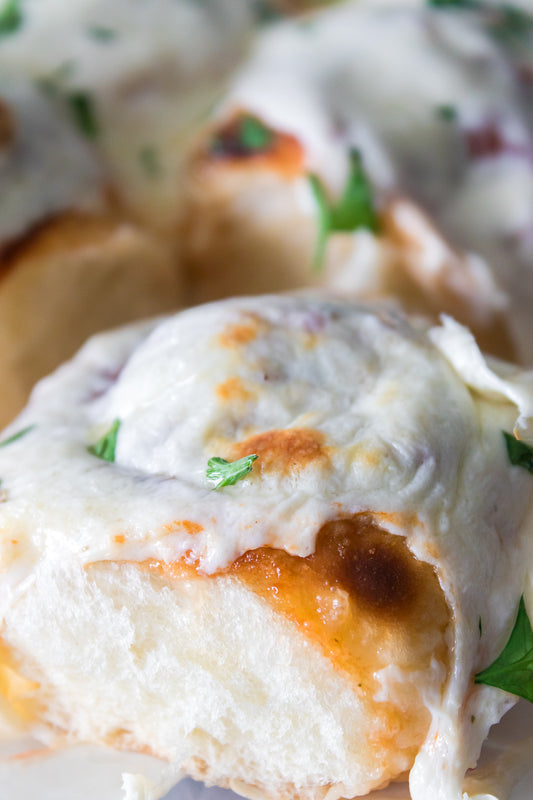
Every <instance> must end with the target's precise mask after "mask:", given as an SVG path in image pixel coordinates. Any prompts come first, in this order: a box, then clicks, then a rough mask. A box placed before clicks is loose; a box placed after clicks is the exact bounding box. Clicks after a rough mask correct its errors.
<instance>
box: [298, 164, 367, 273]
mask: <svg viewBox="0 0 533 800" xmlns="http://www.w3.org/2000/svg"><path fill="white" fill-rule="evenodd" d="M309 180H310V182H311V189H312V190H313V194H314V196H315V200H316V202H317V206H318V217H319V223H318V239H317V244H316V249H315V256H314V259H313V269H314V270H315V271H318V270H320V269H321V268H322V266H323V264H324V256H325V252H326V244H327V240H328V236H329V235H330V234H331V233H333V232H334V231H354V230H357V229H358V228H367V229H368V230H370V231H377V230H378V228H379V221H378V215H377V213H376V211H375V208H374V197H373V192H372V187H371V185H370V182H369V180H368V178H367V176H366V174H365V171H364V169H363V164H362V160H361V155H360V153H359V151H358V150H352V151H351V152H350V172H349V175H348V180H347V182H346V186H345V188H344V192H343V194H342V197H341V198H340V200H339V201H338V202H337V203H333V202H331V201H330V199H329V198H328V195H327V192H326V189H325V187H324V184H323V183H322V181H321V180H320V178H319V177H318V175H310V176H309Z"/></svg>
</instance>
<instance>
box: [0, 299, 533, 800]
mask: <svg viewBox="0 0 533 800" xmlns="http://www.w3.org/2000/svg"><path fill="white" fill-rule="evenodd" d="M465 342H466V344H467V346H466V347H465ZM469 367H471V374H470V375H469ZM235 385H237V386H239V387H241V389H244V391H238V392H236V393H234V392H231V391H230V392H229V393H228V392H226V391H223V392H222V393H221V390H220V387H228V386H235ZM532 398H533V392H532V391H531V386H530V385H529V384H528V381H527V380H526V378H525V376H524V375H523V374H522V373H520V372H519V371H518V372H516V374H514V375H513V374H506V370H503V373H502V374H501V375H497V374H496V373H495V372H494V371H491V369H490V368H489V367H488V366H487V365H486V364H485V362H483V359H482V357H481V355H480V354H479V351H477V350H476V348H475V345H474V344H473V342H472V341H470V340H469V339H468V334H467V332H465V331H464V330H463V329H462V328H461V327H460V326H457V325H454V324H452V323H451V322H450V323H448V324H447V325H446V326H445V327H442V328H435V329H433V330H431V331H429V332H428V331H426V330H425V329H424V328H421V327H420V326H418V327H416V326H415V327H413V326H412V325H410V324H409V323H408V322H407V321H406V320H405V319H403V318H402V317H401V316H397V315H395V314H392V313H389V312H387V311H385V310H382V311H374V310H372V309H366V308H362V307H361V308H357V307H352V306H349V305H343V304H340V303H329V302H327V301H321V300H316V299H311V298H307V299H306V298H290V297H281V298H274V297H270V298H259V299H243V300H236V301H228V302H224V303H217V304H212V305H210V306H205V307H201V308H196V309H192V310H190V311H186V312H183V313H181V314H179V315H177V316H175V317H172V318H169V319H167V320H163V321H160V322H158V323H156V322H152V323H146V324H144V325H141V326H134V327H132V328H129V329H125V330H123V331H120V332H117V333H111V334H106V335H103V336H100V337H96V338H95V339H93V340H92V341H91V342H89V343H88V345H86V347H85V348H84V349H83V350H82V351H81V352H80V354H79V355H78V356H77V357H76V358H75V359H74V360H73V361H72V362H71V363H70V364H67V365H65V366H64V367H62V368H61V369H60V370H59V371H58V372H57V373H56V374H55V375H52V376H51V377H49V378H48V379H46V380H44V381H43V382H41V384H39V385H38V387H37V388H36V390H35V391H34V394H33V397H32V400H31V402H30V405H29V406H28V408H27V409H26V411H25V412H24V413H23V414H22V415H21V416H20V417H19V419H18V420H17V421H16V422H15V423H14V425H13V426H12V427H11V429H10V430H9V431H7V432H6V434H5V436H7V435H8V434H9V433H13V432H15V431H17V430H20V429H22V428H25V427H26V426H30V425H31V426H34V427H33V428H32V429H31V430H30V431H29V432H27V433H26V434H25V435H24V436H23V437H21V438H20V439H18V440H17V441H14V442H13V443H11V444H9V445H8V446H5V447H3V448H1V449H0V476H1V478H2V488H3V489H4V490H5V492H6V495H5V498H6V499H5V502H3V503H2V504H1V505H0V531H1V532H2V540H1V552H0V565H1V570H2V571H1V573H0V587H1V593H0V597H1V601H0V613H1V614H2V615H3V616H5V615H8V614H9V609H10V606H11V604H12V603H14V602H16V599H17V597H19V596H21V594H22V593H24V592H25V591H26V590H27V589H29V588H30V587H31V584H32V580H33V576H34V575H36V574H39V573H40V572H41V571H42V570H47V569H50V568H51V567H53V565H54V564H60V563H61V564H63V565H64V566H66V567H68V565H69V564H72V565H73V566H76V565H87V564H90V563H92V562H95V561H106V560H133V561H137V562H141V561H146V560H150V561H157V562H161V563H168V564H171V563H175V562H177V561H180V560H184V561H185V562H186V563H189V564H191V565H192V564H194V565H195V566H196V568H197V569H198V570H199V571H200V572H203V573H206V574H213V573H215V572H216V571H218V570H223V569H225V568H227V567H228V566H229V565H231V564H232V563H233V562H235V560H236V559H238V558H239V557H240V556H242V555H243V554H244V553H246V552H247V551H250V550H254V549H256V548H260V547H264V546H268V547H274V548H278V549H280V550H284V551H286V552H287V553H288V554H290V555H293V556H299V557H302V558H305V557H308V556H310V555H311V554H312V553H313V552H314V550H315V543H316V537H317V534H318V531H319V530H320V528H321V527H322V526H323V525H324V524H326V523H328V522H330V521H332V520H336V519H339V518H341V519H342V518H346V517H350V516H352V515H354V514H358V513H360V512H365V513H367V514H369V515H370V518H374V519H375V521H376V523H377V524H378V525H379V526H380V527H381V528H382V529H385V530H388V531H390V532H391V533H392V534H396V535H401V536H403V537H405V540H406V543H407V545H408V547H409V549H410V550H411V551H412V553H413V554H414V555H415V556H416V557H417V558H419V559H420V560H421V561H425V562H427V563H429V564H431V565H433V566H434V567H435V569H436V571H437V574H438V577H439V581H440V584H441V586H442V588H443V590H444V592H445V596H446V599H447V602H448V605H449V607H450V609H451V611H452V614H453V637H452V639H453V640H451V641H450V645H451V653H452V661H453V663H452V667H451V671H450V677H449V681H448V684H447V686H446V689H445V692H444V695H443V696H442V697H440V696H439V697H437V696H433V695H429V696H427V697H425V703H426V706H427V708H428V710H429V712H430V714H431V718H432V722H431V726H430V730H429V734H428V737H427V739H426V742H425V744H424V745H423V747H422V748H421V750H420V752H419V754H418V756H417V759H416V762H415V766H414V768H413V770H412V772H411V791H412V794H413V797H414V798H415V800H422V798H426V797H427V789H426V788H425V787H427V786H429V785H431V787H432V796H435V797H438V798H439V800H451V798H455V797H457V792H458V791H460V786H461V783H462V780H463V776H464V773H465V771H466V769H467V768H468V767H469V766H471V765H473V764H474V763H475V760H476V758H477V756H478V753H479V749H480V746H481V743H482V741H483V739H484V737H485V736H486V734H487V731H488V728H489V726H490V725H491V724H493V723H494V722H495V721H496V720H497V719H499V717H500V716H501V714H502V713H503V711H504V710H505V709H506V708H507V707H508V706H509V704H510V702H512V701H510V700H509V698H508V696H506V695H504V694H502V693H501V692H499V691H498V690H495V689H491V688H489V687H485V686H476V687H474V686H473V685H472V682H471V676H472V674H473V672H475V671H476V670H478V669H480V668H481V667H483V666H486V665H487V664H488V663H490V661H491V660H493V659H494V658H495V656H496V655H497V654H498V652H499V651H500V650H501V647H502V643H503V642H504V641H505V638H506V636H507V635H508V634H509V631H510V627H511V626H512V623H513V615H514V613H515V611H516V606H517V603H518V598H519V596H520V594H521V593H522V592H523V591H524V587H525V583H526V578H527V576H528V573H529V571H530V564H531V553H530V552H529V551H528V548H530V545H529V544H528V543H527V538H526V529H527V524H526V523H527V515H528V512H529V506H530V501H531V489H532V483H531V481H532V479H531V476H530V475H529V474H528V473H527V472H526V471H525V470H523V469H520V468H517V467H512V466H511V465H510V463H509V460H508V456H507V452H506V449H505V444H504V441H503V436H502V430H512V429H513V426H514V424H515V421H516V417H517V406H520V410H521V411H522V412H523V413H524V414H525V415H527V414H529V413H530V407H531V403H532V402H533V399H532ZM115 419H119V420H121V427H120V430H119V435H118V441H117V448H116V461H115V463H108V462H106V461H102V460H100V459H98V458H96V457H95V456H94V455H91V453H90V452H88V450H87V445H89V444H91V443H93V442H94V441H96V439H97V438H98V437H99V436H101V435H102V434H103V433H105V432H106V431H107V430H108V429H109V428H110V426H111V424H112V422H113V420H115ZM253 448H255V449H256V450H257V451H258V454H259V456H260V458H259V459H258V461H257V462H256V466H254V469H253V470H252V472H251V473H249V474H248V475H247V476H246V477H244V478H243V479H242V480H240V481H239V482H238V483H237V484H236V485H234V486H232V487H227V488H225V489H224V490H221V491H213V490H212V487H211V485H210V484H209V482H208V481H207V479H206V466H207V460H208V459H209V458H210V457H212V456H215V455H216V456H221V457H226V458H229V459H231V458H234V457H236V456H237V455H242V454H243V453H245V452H250V451H251V450H253ZM480 616H481V617H482V626H483V635H482V637H481V638H480V635H479V618H480ZM472 717H474V718H475V719H476V724H475V726H474V725H473V724H472V721H471V720H472Z"/></svg>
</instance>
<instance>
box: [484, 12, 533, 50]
mask: <svg viewBox="0 0 533 800" xmlns="http://www.w3.org/2000/svg"><path fill="white" fill-rule="evenodd" d="M491 11H492V13H491ZM491 11H488V14H489V20H488V27H489V30H490V32H491V33H492V35H493V36H494V38H495V39H499V40H500V41H501V42H504V43H505V42H507V43H508V44H513V43H515V42H517V41H519V40H520V39H522V38H523V37H524V36H526V35H527V34H529V33H533V16H531V14H528V12H527V11H524V10H523V9H522V8H518V6H513V5H509V4H507V3H504V4H503V5H501V6H497V7H496V8H495V9H493V10H492V9H491Z"/></svg>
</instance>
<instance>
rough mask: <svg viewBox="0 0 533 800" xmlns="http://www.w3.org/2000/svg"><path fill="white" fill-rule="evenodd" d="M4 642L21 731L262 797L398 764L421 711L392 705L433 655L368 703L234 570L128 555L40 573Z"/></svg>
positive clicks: (368, 784)
mask: <svg viewBox="0 0 533 800" xmlns="http://www.w3.org/2000/svg"><path fill="white" fill-rule="evenodd" d="M2 637H3V640H4V642H5V644H6V645H7V646H8V647H9V649H10V652H11V653H12V654H13V655H14V656H15V660H16V662H17V663H18V669H19V672H20V673H21V674H22V675H24V677H25V679H26V680H27V681H32V682H34V683H33V688H32V686H31V685H29V684H28V683H26V685H25V688H24V689H23V691H24V692H25V693H26V696H27V695H28V694H30V695H31V698H30V700H31V702H32V703H33V711H34V725H42V724H43V723H44V724H45V725H46V726H47V728H48V730H49V731H53V732H54V733H55V734H56V735H57V736H59V737H63V736H65V735H66V736H67V737H68V738H69V739H71V740H77V741H84V742H99V743H105V744H108V745H111V746H113V747H116V748H121V749H133V750H139V751H144V752H149V753H152V754H154V755H157V756H159V757H162V758H165V759H168V760H169V761H171V762H173V763H176V764H183V765H185V767H186V769H187V771H188V772H189V774H191V775H192V776H193V777H196V778H200V779H203V780H206V781H207V782H208V783H216V784H218V785H221V786H228V787H232V788H234V789H237V790H238V791H240V792H241V793H244V794H247V795H252V796H253V794H254V787H255V788H256V789H258V790H260V792H261V794H262V795H263V796H266V797H272V798H288V797H291V798H293V797H298V798H305V799H306V800H307V799H309V800H321V798H323V797H325V795H326V794H327V793H328V792H329V791H330V790H332V794H335V795H336V796H345V797H353V796H356V795H361V794H366V793H367V792H369V791H370V790H372V789H373V788H377V787H380V786H382V785H384V784H386V783H387V782H388V781H389V780H391V779H393V778H395V777H397V776H398V775H400V774H402V773H404V772H405V771H406V770H408V769H409V768H410V767H411V766H412V763H413V760H414V757H415V755H416V752H417V750H418V748H419V747H420V745H421V743H422V741H423V739H424V737H425V735H426V732H427V728H428V725H429V721H430V720H429V712H427V711H425V709H424V712H425V713H421V716H420V719H418V720H417V723H416V724H414V725H413V720H412V716H411V717H410V716H409V715H407V714H406V715H405V716H403V715H402V708H403V710H405V704H406V703H407V702H410V701H411V700H412V696H413V692H415V691H418V689H416V688H415V687H416V686H417V683H418V685H419V687H420V689H421V691H422V689H423V690H428V691H429V690H431V691H436V690H438V687H439V686H440V685H441V684H442V680H443V667H442V665H441V664H438V663H437V662H436V661H435V662H434V663H433V664H432V667H431V669H430V670H426V671H425V672H424V674H423V677H421V675H420V674H417V673H416V670H414V671H413V673H412V674H410V675H409V674H404V675H398V674H395V673H394V671H393V672H390V673H388V674H386V675H384V676H383V679H382V681H381V684H382V686H381V691H380V692H379V693H378V694H379V696H373V695H372V694H369V693H367V692H365V691H364V688H363V687H360V686H359V687H358V686H357V685H356V684H354V682H353V680H352V679H351V678H350V676H348V675H347V673H346V672H344V671H343V670H340V669H338V668H336V667H335V666H334V665H333V664H332V662H331V661H330V660H329V659H328V658H327V657H326V656H325V655H324V654H323V653H322V652H321V651H320V649H319V648H318V647H317V646H316V645H315V644H314V643H313V642H312V641H310V640H309V639H308V638H307V637H306V636H305V635H303V633H302V632H301V631H299V630H298V628H297V627H296V626H295V625H294V624H293V623H292V622H291V621H289V620H288V619H286V618H285V617H284V616H282V615H280V614H277V613H275V612H274V610H273V609H272V608H271V607H270V605H269V604H268V602H266V601H265V600H264V599H262V598H261V597H258V596H257V595H256V594H254V593H253V592H251V591H250V590H249V589H247V588H246V587H245V586H244V585H243V584H242V583H241V582H240V581H239V580H238V579H236V578H235V577H231V576H221V577H216V578H209V577H192V578H180V579H171V578H169V577H165V576H161V575H159V574H153V573H151V572H149V571H146V569H145V568H144V567H143V568H140V565H137V564H130V563H108V562H105V563H104V562H102V563H98V564H94V565H90V566H89V567H87V568H86V569H85V570H80V569H79V568H77V567H76V568H72V569H70V570H69V569H68V568H64V567H62V568H58V567H49V568H47V569H44V568H43V569H42V570H41V571H40V572H39V573H38V574H37V576H36V580H35V582H34V583H33V585H32V586H31V587H30V588H29V589H28V590H27V591H26V593H25V594H24V595H23V596H21V597H20V598H19V599H18V601H17V602H16V603H15V604H14V605H13V606H12V608H11V609H10V611H9V613H8V614H7V616H6V622H5V625H4V629H3V632H2ZM422 681H423V684H424V686H423V687H422ZM406 685H407V686H408V687H409V690H408V691H407V692H406ZM26 702H27V703H28V702H29V701H28V697H26ZM27 707H28V706H27ZM421 707H422V706H421Z"/></svg>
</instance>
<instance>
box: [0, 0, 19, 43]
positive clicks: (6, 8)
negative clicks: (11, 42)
mask: <svg viewBox="0 0 533 800" xmlns="http://www.w3.org/2000/svg"><path fill="white" fill-rule="evenodd" d="M23 21H24V17H23V15H22V9H21V7H20V0H5V2H4V3H3V4H2V5H1V6H0V36H6V35H9V34H10V33H15V31H18V29H19V28H20V27H21V26H22V23H23Z"/></svg>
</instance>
